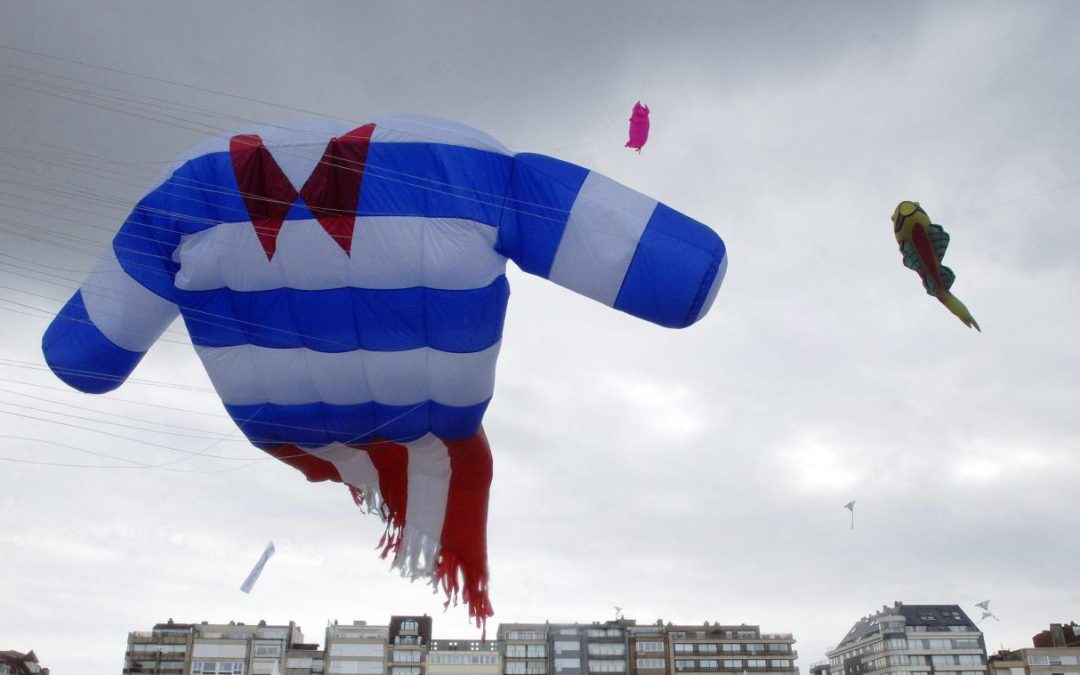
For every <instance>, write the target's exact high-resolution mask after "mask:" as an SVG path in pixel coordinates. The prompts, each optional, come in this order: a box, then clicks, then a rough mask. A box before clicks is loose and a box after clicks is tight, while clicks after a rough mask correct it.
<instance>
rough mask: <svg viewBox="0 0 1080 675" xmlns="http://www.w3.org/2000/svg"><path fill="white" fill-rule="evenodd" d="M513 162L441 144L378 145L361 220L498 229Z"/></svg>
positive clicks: (370, 158) (363, 188) (363, 192)
mask: <svg viewBox="0 0 1080 675" xmlns="http://www.w3.org/2000/svg"><path fill="white" fill-rule="evenodd" d="M512 161H513V160H512V158H510V157H508V156H506V155H500V154H497V153H493V152H486V151H483V150H476V149H474V148H463V147H461V146H456V145H443V144H439V143H372V144H371V146H370V147H369V149H368V155H367V162H366V164H365V166H364V179H363V182H362V183H361V185H360V208H359V214H360V215H361V216H425V217H429V218H468V219H471V220H475V221H477V222H481V223H486V224H488V225H495V224H496V223H498V222H499V216H500V213H501V211H502V207H503V195H505V194H506V189H507V182H508V181H509V180H510V169H511V166H512Z"/></svg>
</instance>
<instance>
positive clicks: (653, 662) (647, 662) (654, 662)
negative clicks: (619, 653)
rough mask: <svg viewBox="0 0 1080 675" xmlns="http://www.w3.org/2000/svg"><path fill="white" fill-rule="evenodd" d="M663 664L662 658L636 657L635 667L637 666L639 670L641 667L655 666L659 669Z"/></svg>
mask: <svg viewBox="0 0 1080 675" xmlns="http://www.w3.org/2000/svg"><path fill="white" fill-rule="evenodd" d="M664 664H665V661H664V659H638V660H637V667H638V669H639V670H640V669H642V668H657V669H660V668H663V667H664Z"/></svg>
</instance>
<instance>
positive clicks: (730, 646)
mask: <svg viewBox="0 0 1080 675" xmlns="http://www.w3.org/2000/svg"><path fill="white" fill-rule="evenodd" d="M720 648H721V649H722V650H724V651H725V652H741V651H742V645H741V644H738V643H736V642H725V643H724V644H722V645H720Z"/></svg>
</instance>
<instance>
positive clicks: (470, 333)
mask: <svg viewBox="0 0 1080 675" xmlns="http://www.w3.org/2000/svg"><path fill="white" fill-rule="evenodd" d="M509 298H510V285H509V283H508V282H507V280H506V277H505V276H499V278H498V279H496V280H495V281H494V282H492V283H491V284H490V285H488V286H485V287H484V288H477V289H470V290H456V291H452V290H440V289H434V288H423V287H415V288H403V289H391V290H383V289H364V288H336V289H329V290H322V291H304V290H297V289H292V288H281V289H275V290H269V291H250V292H242V291H233V290H230V289H215V290H211V291H192V292H187V293H184V295H183V297H182V299H181V303H180V308H181V313H182V314H183V315H184V320H185V323H186V324H187V328H188V332H189V333H190V334H191V341H192V343H193V344H196V345H199V346H204V347H228V346H233V345H243V344H253V345H257V346H259V347H273V348H282V349H287V348H294V347H306V348H308V349H313V350H316V351H320V352H345V351H352V350H355V349H367V350H371V351H401V350H405V349H417V348H420V347H432V348H434V349H438V350H440V351H446V352H455V353H472V352H478V351H481V350H484V349H487V348H488V347H490V346H492V345H493V344H495V343H496V342H498V341H499V340H500V339H502V329H503V322H504V319H505V318H506V304H507V301H508V300H509Z"/></svg>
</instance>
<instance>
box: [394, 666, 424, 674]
mask: <svg viewBox="0 0 1080 675" xmlns="http://www.w3.org/2000/svg"><path fill="white" fill-rule="evenodd" d="M390 673H391V675H420V666H394V667H393V668H391V669H390Z"/></svg>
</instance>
